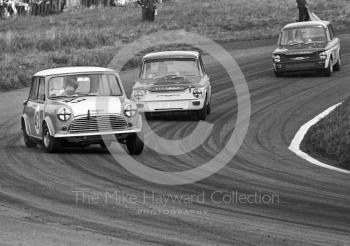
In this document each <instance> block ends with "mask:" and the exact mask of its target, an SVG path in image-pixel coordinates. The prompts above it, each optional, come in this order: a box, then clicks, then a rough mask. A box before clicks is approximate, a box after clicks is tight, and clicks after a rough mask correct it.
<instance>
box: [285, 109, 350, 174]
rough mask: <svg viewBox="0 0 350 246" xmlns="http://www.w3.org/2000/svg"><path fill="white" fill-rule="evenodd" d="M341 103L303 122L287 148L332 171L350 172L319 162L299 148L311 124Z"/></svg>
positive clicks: (349, 172)
mask: <svg viewBox="0 0 350 246" xmlns="http://www.w3.org/2000/svg"><path fill="white" fill-rule="evenodd" d="M341 104H342V103H338V104H336V105H334V106H332V107H330V108H328V109H327V110H325V111H323V112H322V113H321V114H319V115H317V116H316V117H315V118H313V119H312V120H310V121H309V122H307V123H306V124H304V125H303V126H302V127H301V128H300V129H299V131H298V132H297V133H296V135H295V136H294V138H293V140H292V142H291V144H290V146H289V147H288V149H289V150H291V151H292V152H294V153H295V154H296V155H298V156H299V157H301V158H303V159H304V160H306V161H308V162H310V163H311V164H314V165H316V166H319V167H323V168H327V169H330V170H333V171H337V172H341V173H346V174H350V171H348V170H345V169H341V168H337V167H334V166H331V165H328V164H326V163H323V162H320V161H318V160H316V159H315V158H313V157H311V156H309V155H308V154H306V153H304V152H303V151H301V150H300V144H301V142H302V141H303V139H304V137H305V135H306V133H307V132H308V131H309V129H310V128H311V127H312V126H313V125H315V124H316V123H318V122H319V121H320V120H321V119H323V118H324V117H326V116H327V115H329V114H330V113H331V112H332V111H334V110H335V109H336V108H337V107H338V106H340V105H341Z"/></svg>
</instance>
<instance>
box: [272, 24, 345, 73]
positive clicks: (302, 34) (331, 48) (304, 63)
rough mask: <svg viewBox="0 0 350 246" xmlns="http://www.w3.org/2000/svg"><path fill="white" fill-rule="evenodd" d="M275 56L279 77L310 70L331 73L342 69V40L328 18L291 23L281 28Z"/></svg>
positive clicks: (273, 57)
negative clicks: (286, 73) (325, 19)
mask: <svg viewBox="0 0 350 246" xmlns="http://www.w3.org/2000/svg"><path fill="white" fill-rule="evenodd" d="M272 59H273V67H274V72H275V75H276V76H277V77H280V76H282V75H283V74H284V73H285V72H296V71H310V70H316V71H322V72H323V73H325V75H327V76H331V75H332V73H333V71H339V70H340V68H341V54H340V40H339V38H337V37H336V35H335V33H334V30H333V27H332V25H331V23H330V22H328V21H307V22H298V23H293V24H289V25H286V26H285V27H284V28H283V29H282V31H281V34H280V37H279V40H278V48H277V49H276V50H275V51H274V52H273V55H272Z"/></svg>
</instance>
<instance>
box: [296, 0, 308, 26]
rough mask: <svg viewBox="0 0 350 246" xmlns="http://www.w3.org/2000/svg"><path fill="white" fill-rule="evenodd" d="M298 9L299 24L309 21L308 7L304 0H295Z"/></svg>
mask: <svg viewBox="0 0 350 246" xmlns="http://www.w3.org/2000/svg"><path fill="white" fill-rule="evenodd" d="M297 4H298V9H299V22H302V21H310V15H309V6H308V4H307V2H306V0H297Z"/></svg>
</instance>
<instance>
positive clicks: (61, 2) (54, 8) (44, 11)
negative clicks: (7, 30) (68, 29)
mask: <svg viewBox="0 0 350 246" xmlns="http://www.w3.org/2000/svg"><path fill="white" fill-rule="evenodd" d="M118 2H119V1H118V0H0V18H9V17H16V16H17V15H48V14H55V13H60V12H62V11H63V9H64V8H65V6H66V5H67V4H70V5H72V6H74V7H77V6H79V7H88V8H94V7H98V6H104V7H106V6H117V5H118Z"/></svg>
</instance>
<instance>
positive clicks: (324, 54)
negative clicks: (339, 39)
mask: <svg viewBox="0 0 350 246" xmlns="http://www.w3.org/2000/svg"><path fill="white" fill-rule="evenodd" d="M320 60H322V61H324V60H327V54H326V52H321V53H320Z"/></svg>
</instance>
